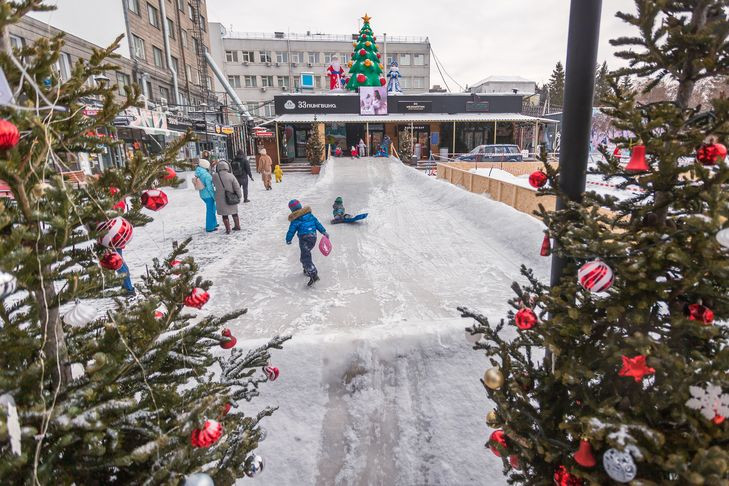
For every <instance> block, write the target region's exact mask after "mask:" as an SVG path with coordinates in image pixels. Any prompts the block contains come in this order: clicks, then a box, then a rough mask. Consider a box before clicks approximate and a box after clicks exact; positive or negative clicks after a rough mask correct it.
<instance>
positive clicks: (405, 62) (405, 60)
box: [400, 52, 410, 66]
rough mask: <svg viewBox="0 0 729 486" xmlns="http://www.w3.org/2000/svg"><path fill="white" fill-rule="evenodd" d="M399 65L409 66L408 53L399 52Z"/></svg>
mask: <svg viewBox="0 0 729 486" xmlns="http://www.w3.org/2000/svg"><path fill="white" fill-rule="evenodd" d="M400 65H401V66H409V65H410V54H409V53H407V52H406V53H403V54H400Z"/></svg>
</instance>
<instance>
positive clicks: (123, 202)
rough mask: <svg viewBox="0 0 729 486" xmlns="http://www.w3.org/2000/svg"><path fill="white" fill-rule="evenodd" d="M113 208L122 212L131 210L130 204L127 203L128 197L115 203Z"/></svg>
mask: <svg viewBox="0 0 729 486" xmlns="http://www.w3.org/2000/svg"><path fill="white" fill-rule="evenodd" d="M111 209H116V210H117V211H119V212H120V213H122V214H124V213H126V212H127V211H129V205H128V204H127V199H126V198H124V199H122V200H121V201H119V202H118V203H116V204H114V205H113V206H112V207H111Z"/></svg>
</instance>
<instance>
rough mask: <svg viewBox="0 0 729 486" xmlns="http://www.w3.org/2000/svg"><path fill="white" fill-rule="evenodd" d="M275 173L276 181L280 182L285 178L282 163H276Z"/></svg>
mask: <svg viewBox="0 0 729 486" xmlns="http://www.w3.org/2000/svg"><path fill="white" fill-rule="evenodd" d="M273 175H274V176H276V183H277V184H278V183H279V182H281V179H283V171H282V170H281V164H276V167H274V168H273Z"/></svg>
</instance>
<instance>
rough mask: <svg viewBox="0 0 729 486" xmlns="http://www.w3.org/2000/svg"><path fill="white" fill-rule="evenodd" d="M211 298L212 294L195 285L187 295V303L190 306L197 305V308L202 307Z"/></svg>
mask: <svg viewBox="0 0 729 486" xmlns="http://www.w3.org/2000/svg"><path fill="white" fill-rule="evenodd" d="M208 300H210V294H209V293H207V292H206V291H205V290H203V289H201V288H200V287H195V288H194V289H192V292H190V294H189V295H188V296H187V297H185V305H186V306H188V307H195V308H196V309H202V307H203V306H204V305H205V304H206V303H207V301H208Z"/></svg>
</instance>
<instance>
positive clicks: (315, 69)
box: [210, 23, 430, 118]
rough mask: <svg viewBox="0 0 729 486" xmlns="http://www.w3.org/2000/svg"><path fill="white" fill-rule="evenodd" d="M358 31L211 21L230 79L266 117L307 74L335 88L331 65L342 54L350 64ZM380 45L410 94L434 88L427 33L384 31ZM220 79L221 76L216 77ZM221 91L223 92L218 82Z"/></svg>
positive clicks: (319, 86)
mask: <svg viewBox="0 0 729 486" xmlns="http://www.w3.org/2000/svg"><path fill="white" fill-rule="evenodd" d="M356 37H357V35H356V34H354V35H331V34H315V33H311V32H307V33H306V34H294V33H285V32H273V33H259V32H228V31H227V30H226V29H225V28H224V27H223V26H222V25H221V24H219V23H211V24H210V42H211V52H212V56H213V58H214V59H215V62H216V63H217V64H218V66H220V67H221V68H222V69H223V72H224V73H225V75H226V76H227V79H228V83H229V84H230V85H231V86H232V87H233V88H234V89H235V91H236V94H237V95H238V96H239V98H240V99H241V100H242V101H243V102H244V103H246V104H247V106H248V110H249V112H251V114H253V115H257V116H259V117H261V118H272V117H273V116H275V115H276V111H275V106H274V102H273V99H274V96H275V95H277V94H282V93H289V92H291V93H295V92H300V91H302V89H301V88H300V85H299V80H300V76H301V74H302V73H312V74H313V76H314V89H313V91H312V90H310V92H314V93H316V92H325V91H328V88H329V79H328V78H327V76H326V69H327V66H329V64H330V63H331V60H332V57H333V56H337V57H338V59H339V61H340V63H341V65H342V66H343V67H344V68H345V71H346V65H347V62H348V61H349V59H350V56H351V55H352V40H353V38H356ZM377 47H378V49H379V51H380V52H381V53H382V54H383V58H384V59H386V62H385V63H384V64H385V73H386V72H387V70H388V68H389V66H390V63H391V62H392V61H397V62H398V63H399V66H400V74H401V75H402V78H401V86H402V88H403V91H404V92H405V93H406V94H409V93H422V92H427V91H428V88H429V87H430V42H429V41H428V38H427V37H397V36H389V35H386V34H382V35H378V39H377ZM216 82H217V80H216ZM216 90H218V91H220V90H222V87H221V86H220V85H219V84H217V85H216Z"/></svg>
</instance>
